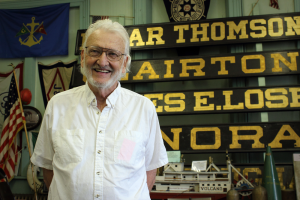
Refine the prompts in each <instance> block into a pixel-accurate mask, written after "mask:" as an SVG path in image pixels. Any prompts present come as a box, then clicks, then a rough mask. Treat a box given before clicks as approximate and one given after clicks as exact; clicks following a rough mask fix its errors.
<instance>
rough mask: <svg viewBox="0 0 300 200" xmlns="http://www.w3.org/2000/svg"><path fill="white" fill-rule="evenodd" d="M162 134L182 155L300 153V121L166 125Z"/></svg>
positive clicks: (171, 147)
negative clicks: (267, 150)
mask: <svg viewBox="0 0 300 200" xmlns="http://www.w3.org/2000/svg"><path fill="white" fill-rule="evenodd" d="M161 133H162V137H163V139H164V144H165V147H166V149H167V151H173V150H176V151H177V150H179V151H181V152H182V153H190V152H194V153H195V152H199V153H201V152H207V153H208V152H224V153H225V152H226V150H228V151H229V152H242V151H244V152H258V151H265V147H266V145H268V146H270V147H271V148H272V150H273V151H274V150H276V149H281V151H285V150H287V149H288V150H291V149H294V150H295V151H299V150H300V124H299V122H279V123H256V124H253V123H252V124H223V125H194V126H193V125H190V126H162V127H161Z"/></svg>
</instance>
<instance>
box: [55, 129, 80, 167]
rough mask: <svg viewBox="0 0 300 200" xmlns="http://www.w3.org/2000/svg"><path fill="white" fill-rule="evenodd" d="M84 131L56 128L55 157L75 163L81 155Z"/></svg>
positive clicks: (65, 161) (64, 161)
mask: <svg viewBox="0 0 300 200" xmlns="http://www.w3.org/2000/svg"><path fill="white" fill-rule="evenodd" d="M83 144H84V131H83V130H82V129H76V130H57V131H56V135H55V142H54V150H55V154H56V156H57V158H58V159H59V160H61V161H62V162H63V163H77V162H80V161H81V160H82V157H83Z"/></svg>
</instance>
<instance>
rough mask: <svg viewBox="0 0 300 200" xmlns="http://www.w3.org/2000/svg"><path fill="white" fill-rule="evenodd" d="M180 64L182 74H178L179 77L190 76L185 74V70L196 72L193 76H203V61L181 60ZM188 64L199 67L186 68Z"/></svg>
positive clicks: (199, 59)
mask: <svg viewBox="0 0 300 200" xmlns="http://www.w3.org/2000/svg"><path fill="white" fill-rule="evenodd" d="M180 63H181V64H182V73H180V74H179V76H180V77H189V76H190V74H189V73H187V70H196V72H194V76H205V72H203V71H202V69H203V67H205V60H203V59H202V58H195V59H181V60H180ZM188 63H199V64H200V65H193V66H188V65H187V64H188Z"/></svg>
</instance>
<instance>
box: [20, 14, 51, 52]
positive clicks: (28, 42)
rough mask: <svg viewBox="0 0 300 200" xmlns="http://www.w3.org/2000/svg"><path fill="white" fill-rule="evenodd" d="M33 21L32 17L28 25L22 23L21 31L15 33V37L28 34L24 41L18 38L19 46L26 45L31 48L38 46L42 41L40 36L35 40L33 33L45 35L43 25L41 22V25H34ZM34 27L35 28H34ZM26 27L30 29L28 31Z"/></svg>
mask: <svg viewBox="0 0 300 200" xmlns="http://www.w3.org/2000/svg"><path fill="white" fill-rule="evenodd" d="M34 20H35V17H32V18H31V23H28V24H26V25H25V24H24V23H23V26H22V28H21V30H20V31H19V32H18V33H17V35H16V37H18V36H21V35H25V34H29V36H28V37H27V38H25V39H24V40H22V38H21V37H19V42H20V43H21V45H26V46H28V47H31V46H33V45H36V44H40V42H41V41H42V40H43V36H42V35H41V36H40V38H39V39H37V38H36V37H35V35H34V34H35V33H42V34H45V35H47V33H46V30H45V28H44V23H43V22H42V23H41V24H39V23H35V22H34ZM36 26H37V28H35V27H36ZM28 27H29V28H30V30H29V28H28Z"/></svg>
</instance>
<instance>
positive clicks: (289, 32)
mask: <svg viewBox="0 0 300 200" xmlns="http://www.w3.org/2000/svg"><path fill="white" fill-rule="evenodd" d="M284 20H285V21H286V22H287V32H285V35H286V36H290V35H295V31H296V34H297V35H300V17H299V16H294V20H296V22H297V24H295V21H294V20H293V19H292V17H285V18H284ZM293 29H294V30H295V31H293Z"/></svg>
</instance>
